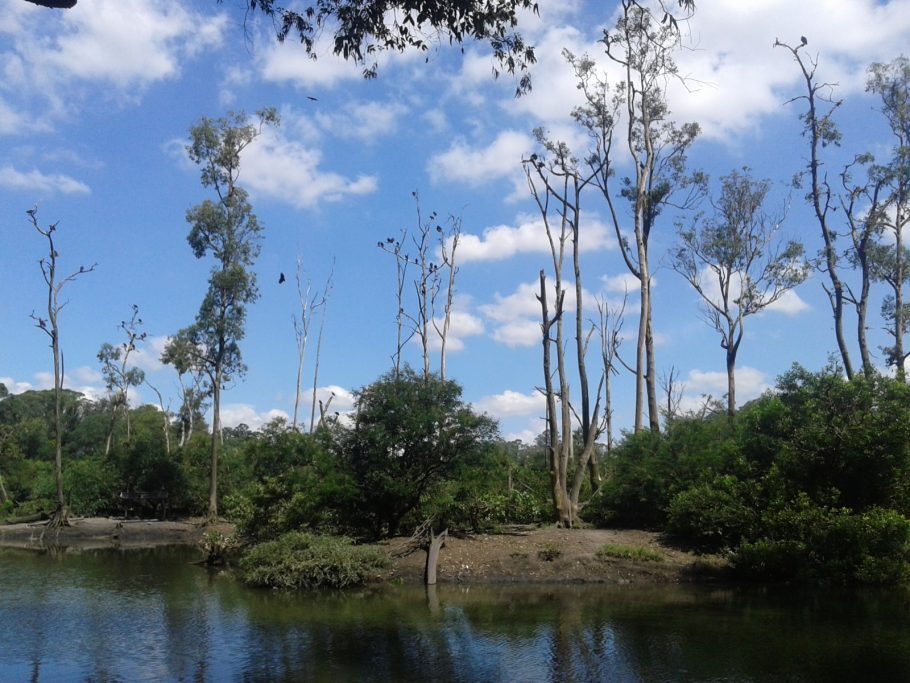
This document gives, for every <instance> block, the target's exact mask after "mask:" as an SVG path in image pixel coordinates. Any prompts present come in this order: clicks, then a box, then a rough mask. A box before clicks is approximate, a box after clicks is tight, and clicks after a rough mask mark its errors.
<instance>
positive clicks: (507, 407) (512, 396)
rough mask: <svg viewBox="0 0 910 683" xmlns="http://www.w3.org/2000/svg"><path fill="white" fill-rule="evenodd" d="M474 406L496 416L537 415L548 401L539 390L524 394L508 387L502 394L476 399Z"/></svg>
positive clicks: (542, 410)
mask: <svg viewBox="0 0 910 683" xmlns="http://www.w3.org/2000/svg"><path fill="white" fill-rule="evenodd" d="M474 408H475V409H476V410H479V411H481V412H484V413H488V414H490V415H492V416H493V417H496V418H506V417H521V416H525V415H537V414H539V413H542V412H544V410H545V409H546V401H545V399H544V396H543V394H541V393H540V392H539V391H532V392H531V393H530V394H523V393H521V392H519V391H512V390H511V389H507V390H506V391H504V392H502V393H501V394H494V395H492V396H484V397H483V398H481V399H479V400H477V401H474Z"/></svg>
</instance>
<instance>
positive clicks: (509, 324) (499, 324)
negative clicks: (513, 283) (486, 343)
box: [477, 278, 596, 348]
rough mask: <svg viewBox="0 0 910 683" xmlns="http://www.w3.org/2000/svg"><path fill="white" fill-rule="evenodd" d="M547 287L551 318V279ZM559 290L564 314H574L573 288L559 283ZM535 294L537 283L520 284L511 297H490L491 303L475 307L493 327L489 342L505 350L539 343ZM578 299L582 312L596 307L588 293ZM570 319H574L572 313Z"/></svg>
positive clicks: (564, 283) (593, 298) (552, 292)
mask: <svg viewBox="0 0 910 683" xmlns="http://www.w3.org/2000/svg"><path fill="white" fill-rule="evenodd" d="M548 283H549V286H550V288H551V289H550V291H549V292H548V294H547V297H548V305H549V308H550V315H552V314H553V311H554V305H555V301H556V296H555V290H554V289H553V281H552V278H551V279H549V280H548ZM563 288H564V290H565V297H564V302H563V307H564V310H566V311H573V312H574V310H575V287H574V284H573V283H572V282H570V281H569V282H563ZM539 291H540V283H539V282H523V283H521V284H519V285H518V287H517V288H516V290H515V291H514V292H512V293H511V294H508V295H506V296H503V295H502V294H499V293H498V292H497V293H496V294H494V301H493V303H489V304H483V305H481V306H478V307H477V309H478V311H480V313H481V314H482V315H483V316H484V317H485V318H487V320H489V321H490V322H492V323H494V324H495V328H494V330H493V334H492V335H491V336H492V338H493V341H495V342H497V343H499V344H502V345H504V346H507V347H509V348H517V347H522V346H533V345H535V344H540V343H541V332H540V316H541V311H540V302H539V301H538V300H537V294H538V293H539ZM582 298H583V301H584V302H585V308H586V309H590V308H593V307H595V306H596V299H595V297H594V295H593V294H592V293H591V292H589V291H588V290H586V289H582ZM570 315H574V313H571V314H570Z"/></svg>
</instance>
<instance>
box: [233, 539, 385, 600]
mask: <svg viewBox="0 0 910 683" xmlns="http://www.w3.org/2000/svg"><path fill="white" fill-rule="evenodd" d="M387 565H388V559H387V558H386V557H385V555H383V554H382V553H381V552H379V551H377V550H375V549H373V548H369V547H365V546H357V545H354V543H353V541H351V539H349V538H345V537H335V536H317V535H314V534H308V533H302V532H296V531H294V532H289V533H286V534H284V535H283V536H280V537H279V538H277V539H275V540H274V541H268V542H266V543H260V544H259V545H256V546H253V547H252V548H250V550H249V551H247V552H246V554H244V556H243V557H242V558H241V560H240V562H239V565H238V572H239V576H240V579H241V580H242V581H243V582H244V583H246V584H249V585H251V586H265V587H270V588H287V589H314V588H348V587H351V586H358V585H361V584H364V583H367V582H369V581H371V580H374V579H376V578H377V577H378V576H379V574H380V573H381V571H382V570H383V569H384V568H385V567H386V566H387Z"/></svg>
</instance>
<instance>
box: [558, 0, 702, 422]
mask: <svg viewBox="0 0 910 683" xmlns="http://www.w3.org/2000/svg"><path fill="white" fill-rule="evenodd" d="M601 42H602V43H603V44H604V45H605V47H606V53H607V56H608V57H609V58H610V59H611V60H612V61H613V62H615V63H616V64H617V65H618V66H619V67H620V69H621V70H622V74H623V80H622V81H621V82H620V83H619V84H618V86H617V87H616V88H614V89H608V88H607V84H606V79H605V77H600V76H598V75H597V74H596V73H594V71H593V69H594V65H593V63H589V62H590V60H578V61H577V62H576V65H575V66H576V70H577V71H578V74H579V86H580V88H581V89H582V91H583V92H584V93H585V96H586V97H585V99H586V102H585V105H584V106H582V107H581V108H579V109H578V110H576V112H575V117H576V119H577V120H578V121H579V122H580V123H581V124H582V125H583V126H584V127H585V128H586V129H587V131H588V133H589V135H590V137H591V139H592V140H593V141H594V143H595V147H594V149H593V150H591V152H590V154H589V155H588V157H587V161H588V163H589V164H590V165H591V166H592V168H593V169H594V170H595V171H596V173H595V175H594V182H595V183H596V185H597V186H598V188H599V189H600V191H601V193H602V194H603V196H604V199H605V200H606V202H607V204H608V206H609V209H610V215H611V217H612V222H613V226H614V230H615V233H616V238H617V241H618V242H619V244H620V247H621V250H622V251H621V253H622V257H623V261H624V263H625V265H626V268H627V269H628V270H629V272H630V273H631V274H632V275H633V276H634V277H635V278H636V279H637V280H638V282H639V296H640V302H639V306H640V308H639V319H638V339H637V343H636V357H635V378H636V381H635V431H636V432H638V431H641V430H642V428H643V424H644V403H645V401H647V404H648V425H649V428H650V429H651V430H652V431H658V430H659V429H660V410H659V408H658V397H657V366H656V362H655V358H654V330H653V315H652V301H651V264H650V240H651V233H652V231H653V229H654V227H655V226H656V224H657V219H658V217H659V216H660V214H661V212H662V211H663V210H664V209H665V208H666V207H667V206H675V207H676V208H689V207H691V206H693V205H694V203H695V202H696V201H698V199H699V198H700V197H701V195H702V193H703V189H704V177H703V175H702V174H700V173H689V172H688V171H687V166H686V164H687V152H688V150H689V147H690V146H691V145H692V143H693V142H694V141H695V138H696V137H697V136H698V133H699V126H698V124H697V123H685V124H682V125H678V124H676V123H675V122H674V121H673V120H672V118H671V112H670V108H669V105H668V102H667V96H666V84H667V81H668V79H671V78H679V77H680V76H679V72H678V69H677V66H676V63H675V62H674V60H673V53H674V51H675V50H676V49H678V47H679V33H678V31H677V29H676V26H675V24H673V22H668V21H664V22H659V21H658V20H657V18H656V17H655V16H654V15H653V14H652V13H651V12H650V11H649V10H647V9H645V8H643V7H641V6H640V5H639V4H638V3H637V2H635V0H622V14H621V15H620V17H619V19H618V21H617V22H616V26H615V27H614V28H613V29H611V30H607V31H604V37H603V39H602V41H601ZM617 114H620V115H621V116H622V117H623V118H624V120H623V121H622V122H621V125H622V128H624V129H625V130H624V137H625V143H626V148H627V150H628V152H629V155H630V156H631V158H632V161H633V167H634V169H635V175H634V177H628V176H627V177H624V178H622V181H621V183H620V187H619V188H618V190H619V191H618V193H617V192H616V189H617V188H616V187H615V182H614V175H615V172H616V167H615V163H616V162H615V159H614V158H613V157H612V156H611V155H612V154H613V152H612V145H613V135H614V130H615V129H616V126H617V121H616V119H615V116H616V115H617ZM617 194H618V197H620V198H622V199H624V200H625V201H626V202H628V205H629V206H630V208H631V210H632V221H631V228H630V229H627V228H626V223H625V222H624V221H621V220H620V219H619V213H620V212H619V210H618V206H617V201H616V200H617V196H616V195H617Z"/></svg>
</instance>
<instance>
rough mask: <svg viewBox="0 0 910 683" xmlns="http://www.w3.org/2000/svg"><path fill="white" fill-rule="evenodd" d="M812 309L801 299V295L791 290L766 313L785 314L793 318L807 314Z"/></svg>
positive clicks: (768, 308) (769, 307)
mask: <svg viewBox="0 0 910 683" xmlns="http://www.w3.org/2000/svg"><path fill="white" fill-rule="evenodd" d="M810 308H811V306H809V304H808V303H806V302H805V300H803V299H801V298H800V296H799V294H797V293H796V292H795V291H793V290H792V289H791V290H790V291H788V292H785V293H784V295H783V296H782V297H781V298H780V299H778V300H777V301H775V302H774V303H773V304H771V305H770V306H768V307H767V308H766V309H765V311H767V312H768V313H783V314H784V315H786V316H789V317H791V318H792V317H794V316H797V315H800V314H801V313H805V312H806V311H808V310H809V309H810Z"/></svg>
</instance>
